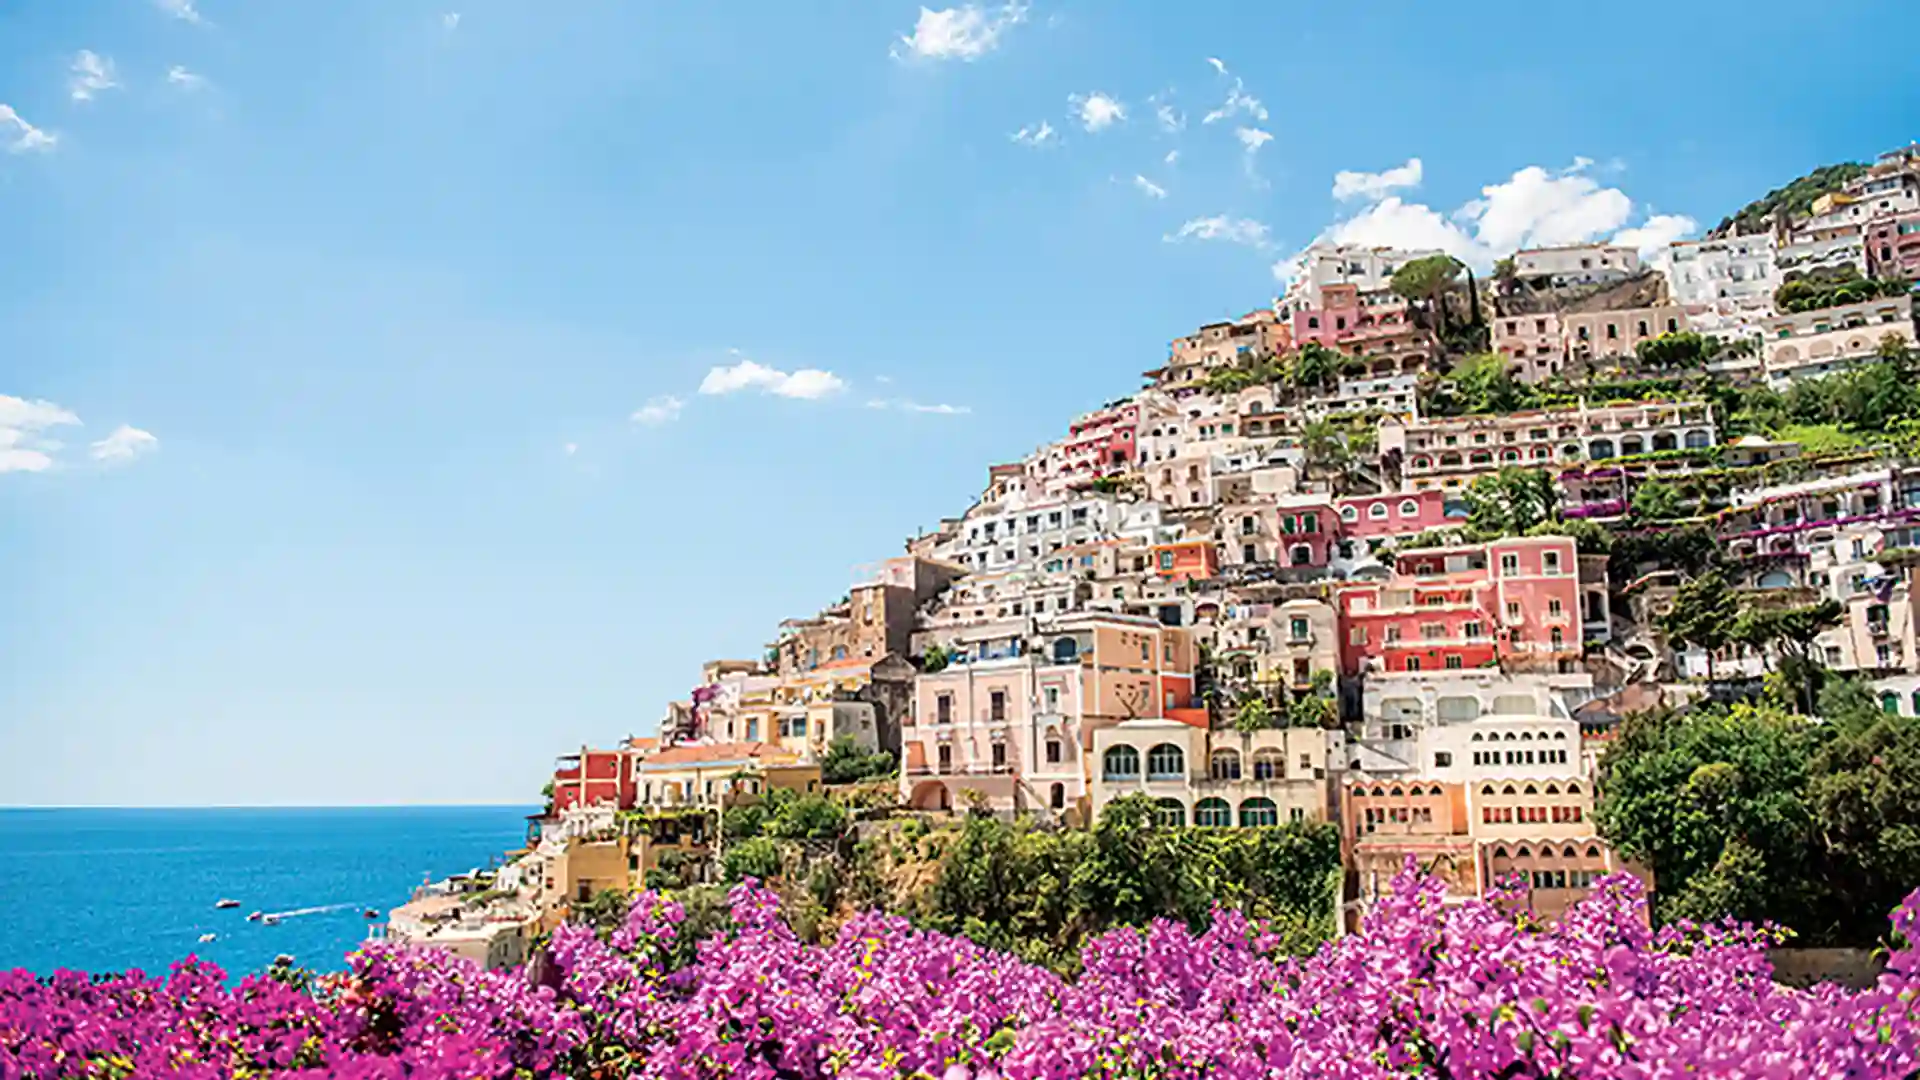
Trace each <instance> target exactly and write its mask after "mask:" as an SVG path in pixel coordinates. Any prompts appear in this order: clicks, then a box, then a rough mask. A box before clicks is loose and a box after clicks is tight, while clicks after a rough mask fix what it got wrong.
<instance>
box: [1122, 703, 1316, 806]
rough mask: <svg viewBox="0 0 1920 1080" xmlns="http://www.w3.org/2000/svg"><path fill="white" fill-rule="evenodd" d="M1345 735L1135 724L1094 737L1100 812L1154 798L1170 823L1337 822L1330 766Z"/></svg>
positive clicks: (1152, 720)
mask: <svg viewBox="0 0 1920 1080" xmlns="http://www.w3.org/2000/svg"><path fill="white" fill-rule="evenodd" d="M1344 745H1345V736H1344V735H1343V734H1342V733H1341V732H1338V731H1326V730H1322V729H1320V728H1269V729H1267V730H1265V731H1258V732H1253V733H1251V734H1241V733H1239V732H1235V731H1208V730H1207V729H1205V728H1198V727H1193V726H1192V725H1189V724H1183V723H1180V722H1179V721H1177V720H1163V719H1158V718H1148V719H1140V720H1127V721H1123V722H1121V723H1119V724H1116V725H1114V726H1112V727H1108V728H1102V729H1100V730H1098V731H1095V732H1094V733H1093V758H1092V760H1091V761H1090V762H1089V765H1090V766H1091V767H1092V769H1093V770H1094V772H1093V784H1092V792H1093V807H1094V814H1095V816H1096V817H1097V816H1098V815H1099V814H1100V813H1101V812H1102V811H1103V810H1105V809H1106V806H1107V804H1108V803H1111V802H1112V801H1113V800H1115V799H1120V798H1125V797H1126V796H1129V795H1148V796H1151V797H1152V798H1153V800H1154V801H1155V802H1156V803H1158V804H1159V806H1160V815H1161V820H1162V821H1164V822H1166V823H1167V824H1170V825H1210V826H1225V825H1238V826H1260V825H1279V824H1283V823H1287V822H1298V821H1332V820H1337V815H1336V814H1335V813H1334V810H1333V807H1332V806H1331V797H1332V787H1331V784H1330V783H1329V780H1328V776H1329V772H1328V762H1329V760H1332V761H1333V762H1338V761H1339V760H1340V758H1341V751H1342V749H1343V748H1344Z"/></svg>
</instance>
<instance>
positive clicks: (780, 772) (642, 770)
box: [633, 742, 820, 809]
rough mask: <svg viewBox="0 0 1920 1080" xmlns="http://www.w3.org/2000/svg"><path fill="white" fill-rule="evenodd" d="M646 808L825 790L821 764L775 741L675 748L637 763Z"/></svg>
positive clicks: (720, 804)
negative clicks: (778, 791) (774, 792)
mask: <svg viewBox="0 0 1920 1080" xmlns="http://www.w3.org/2000/svg"><path fill="white" fill-rule="evenodd" d="M633 771H634V782H635V787H636V788H637V789H638V793H637V805H638V806H639V807H640V808H641V809H646V808H648V807H667V806H711V807H716V808H719V807H724V806H726V805H728V804H729V803H730V802H731V801H732V800H733V799H734V798H735V797H736V796H743V795H763V794H765V793H766V792H768V791H770V790H773V789H775V788H783V789H786V790H788V791H793V792H798V793H801V794H807V793H811V792H818V791H819V790H820V766H819V765H817V764H812V763H808V762H803V761H802V760H801V759H800V755H799V754H798V753H796V752H794V751H792V750H787V749H785V748H783V747H780V746H777V745H774V744H772V743H764V742H738V743H711V744H706V745H694V746H675V747H672V748H669V749H666V750H662V751H660V752H658V753H656V754H653V755H651V756H649V757H646V758H643V759H641V760H640V761H638V762H636V763H635V764H634V770H633Z"/></svg>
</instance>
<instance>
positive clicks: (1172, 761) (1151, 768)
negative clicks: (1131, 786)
mask: <svg viewBox="0 0 1920 1080" xmlns="http://www.w3.org/2000/svg"><path fill="white" fill-rule="evenodd" d="M1186 772H1187V755H1186V753H1185V752H1183V751H1182V750H1181V749H1180V748H1179V747H1178V746H1175V745H1174V744H1172V743H1161V744H1160V745H1158V746H1155V747H1154V748H1153V749H1151V750H1149V751H1147V779H1149V780H1178V779H1180V778H1181V777H1182V776H1185V775H1186Z"/></svg>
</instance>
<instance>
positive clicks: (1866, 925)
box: [1809, 680, 1920, 941]
mask: <svg viewBox="0 0 1920 1080" xmlns="http://www.w3.org/2000/svg"><path fill="white" fill-rule="evenodd" d="M1849 681H1851V680H1849ZM1823 701H1824V695H1823ZM1876 714H1877V715H1876ZM1868 715H1869V716H1872V717H1873V719H1872V720H1871V722H1866V723H1860V724H1859V725H1858V726H1857V727H1856V728H1855V730H1853V731H1852V732H1850V733H1843V734H1842V736H1841V737H1840V738H1838V739H1837V740H1835V741H1833V742H1832V743H1830V744H1828V746H1826V747H1825V748H1824V749H1823V750H1822V752H1821V753H1820V754H1819V755H1818V756H1816V757H1815V759H1814V763H1813V770H1812V771H1813V782H1812V784H1811V787H1810V791H1809V803H1810V806H1811V812H1812V814H1813V818H1814V820H1815V821H1817V822H1819V823H1820V831H1821V836H1822V839H1823V840H1824V842H1825V846H1826V854H1827V859H1826V862H1825V867H1824V869H1823V871H1822V874H1821V878H1822V881H1823V882H1824V883H1825V884H1826V885H1827V887H1828V888H1830V889H1831V890H1832V891H1833V893H1834V896H1835V899H1834V903H1833V905H1832V911H1833V912H1834V917H1835V920H1836V924H1835V925H1834V926H1833V927H1832V929H1831V931H1830V933H1831V936H1833V937H1835V938H1839V939H1845V940H1852V941H1862V940H1865V941H1871V940H1873V939H1874V937H1875V936H1877V935H1878V934H1879V933H1880V931H1881V928H1882V926H1883V925H1884V924H1883V923H1882V921H1881V920H1882V919H1884V917H1885V915H1886V913H1887V912H1889V911H1891V910H1893V908H1895V907H1896V906H1898V905H1899V903H1900V901H1901V899H1902V898H1903V897H1904V896H1905V895H1906V893H1907V892H1908V891H1909V890H1910V889H1912V888H1913V886H1914V883H1915V882H1920V724H1916V723H1915V721H1914V720H1912V719H1911V718H1908V717H1904V716H1897V715H1888V714H1886V713H1884V712H1880V710H1878V709H1874V710H1872V711H1871V712H1870V713H1869V714H1868ZM1856 719H1857V720H1865V717H1859V718H1856Z"/></svg>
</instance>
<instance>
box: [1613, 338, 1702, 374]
mask: <svg viewBox="0 0 1920 1080" xmlns="http://www.w3.org/2000/svg"><path fill="white" fill-rule="evenodd" d="M1633 351H1634V354H1635V355H1636V356H1637V357H1638V358H1639V360H1640V362H1641V363H1642V364H1645V365H1646V366H1648V367H1651V368H1658V369H1660V370H1662V371H1693V370H1698V369H1699V368H1700V367H1701V366H1702V365H1703V364H1705V363H1706V362H1707V361H1709V360H1711V359H1713V358H1714V357H1715V356H1716V355H1718V354H1719V352H1720V341H1719V339H1717V338H1710V337H1706V336H1704V335H1701V334H1696V333H1694V332H1693V331H1691V330H1682V331H1680V332H1678V333H1674V334H1661V335H1660V336H1659V337H1655V338H1648V339H1646V340H1645V341H1642V342H1641V343H1640V344H1638V345H1636V346H1634V349H1633Z"/></svg>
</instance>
